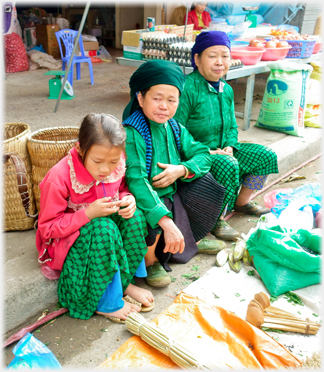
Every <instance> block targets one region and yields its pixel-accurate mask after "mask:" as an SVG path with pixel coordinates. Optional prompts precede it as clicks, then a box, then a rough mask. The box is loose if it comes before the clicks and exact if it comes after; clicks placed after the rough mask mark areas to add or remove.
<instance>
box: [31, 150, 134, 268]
mask: <svg viewBox="0 0 324 372" xmlns="http://www.w3.org/2000/svg"><path fill="white" fill-rule="evenodd" d="M103 182H104V187H105V191H106V195H107V196H110V197H112V201H116V200H121V199H122V198H123V197H124V196H125V195H130V192H129V191H128V188H127V186H126V183H125V157H124V155H122V158H121V161H120V163H119V164H118V166H117V168H116V169H115V171H114V172H113V173H112V174H110V175H109V176H108V177H107V178H106V179H105V180H104V181H103ZM39 187H40V191H41V198H40V212H39V218H38V230H37V233H36V247H37V250H38V252H39V255H38V262H39V263H40V264H43V263H46V264H47V265H48V266H49V267H50V268H51V269H54V270H62V266H63V263H64V260H65V257H66V255H67V253H68V251H69V249H70V247H71V246H72V245H73V243H74V242H75V240H76V239H77V237H78V236H79V234H80V232H79V229H80V228H81V227H82V226H84V225H85V224H86V223H88V222H89V221H90V220H89V219H88V217H87V216H86V214H85V211H84V208H86V207H87V206H88V205H89V204H91V203H92V202H94V201H95V200H96V199H100V198H103V197H104V196H105V195H104V191H103V185H102V184H101V182H99V181H96V180H95V179H94V178H93V177H92V176H91V175H90V173H89V172H88V171H87V170H86V168H85V167H84V166H83V164H82V161H81V157H80V155H79V154H78V152H77V151H76V149H75V148H72V149H71V150H70V151H69V153H68V155H67V156H66V157H65V158H63V159H62V160H60V161H59V162H58V163H57V164H56V165H55V166H54V167H53V168H52V169H50V171H49V172H48V173H47V175H46V176H45V177H44V179H43V180H42V182H41V183H40V184H39Z"/></svg>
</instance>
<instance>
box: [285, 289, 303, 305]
mask: <svg viewBox="0 0 324 372" xmlns="http://www.w3.org/2000/svg"><path fill="white" fill-rule="evenodd" d="M284 298H285V299H287V298H288V302H290V303H293V305H294V304H297V305H301V306H304V304H303V303H302V300H301V299H300V297H299V296H297V295H296V293H293V292H286V293H284Z"/></svg>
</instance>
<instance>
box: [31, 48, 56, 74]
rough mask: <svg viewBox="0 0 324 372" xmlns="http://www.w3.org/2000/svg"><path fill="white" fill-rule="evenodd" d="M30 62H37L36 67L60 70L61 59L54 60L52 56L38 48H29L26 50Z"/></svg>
mask: <svg viewBox="0 0 324 372" xmlns="http://www.w3.org/2000/svg"><path fill="white" fill-rule="evenodd" d="M27 55H28V57H29V58H30V60H31V62H34V63H37V65H38V67H40V68H42V67H44V68H48V69H50V70H62V61H61V60H56V59H55V58H54V57H53V56H51V55H49V54H47V53H43V52H40V51H38V50H34V49H33V50H30V51H28V52H27Z"/></svg>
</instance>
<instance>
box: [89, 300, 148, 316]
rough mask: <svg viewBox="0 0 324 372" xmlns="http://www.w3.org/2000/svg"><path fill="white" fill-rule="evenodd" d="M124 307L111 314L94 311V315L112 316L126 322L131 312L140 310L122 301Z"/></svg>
mask: <svg viewBox="0 0 324 372" xmlns="http://www.w3.org/2000/svg"><path fill="white" fill-rule="evenodd" d="M123 302H124V306H123V307H122V308H121V309H120V310H117V311H114V312H113V313H102V312H101V311H96V314H99V315H104V316H105V315H108V316H113V317H114V318H119V319H122V320H126V318H127V316H128V315H129V314H130V313H132V312H138V313H139V312H140V311H141V308H140V307H139V306H137V305H133V304H130V303H129V302H126V301H124V300H123Z"/></svg>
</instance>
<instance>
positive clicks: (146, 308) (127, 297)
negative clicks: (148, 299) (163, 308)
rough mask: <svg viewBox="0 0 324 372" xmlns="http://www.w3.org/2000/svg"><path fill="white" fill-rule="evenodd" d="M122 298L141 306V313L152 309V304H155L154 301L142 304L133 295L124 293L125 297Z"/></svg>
mask: <svg viewBox="0 0 324 372" xmlns="http://www.w3.org/2000/svg"><path fill="white" fill-rule="evenodd" d="M123 300H124V301H127V302H129V303H130V304H133V305H137V306H139V307H140V308H141V311H140V312H142V313H146V312H148V311H151V310H153V308H154V305H155V304H154V301H153V302H152V303H151V305H150V306H144V305H143V304H142V303H140V302H138V301H136V300H135V299H134V298H133V297H131V296H129V295H126V296H125V297H123Z"/></svg>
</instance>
